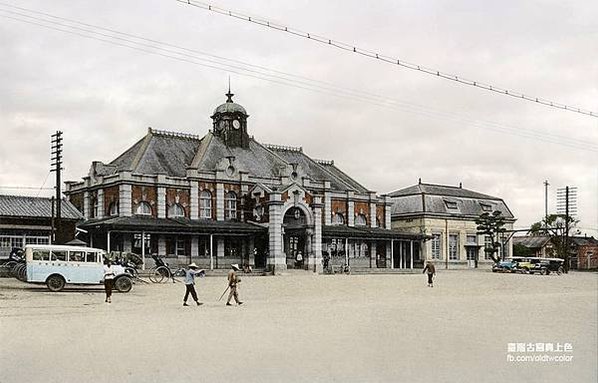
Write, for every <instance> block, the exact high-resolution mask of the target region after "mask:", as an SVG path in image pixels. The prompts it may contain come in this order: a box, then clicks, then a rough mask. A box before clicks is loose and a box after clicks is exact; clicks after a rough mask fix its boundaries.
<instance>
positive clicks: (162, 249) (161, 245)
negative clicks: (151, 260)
mask: <svg viewBox="0 0 598 383" xmlns="http://www.w3.org/2000/svg"><path fill="white" fill-rule="evenodd" d="M158 255H159V256H161V257H165V256H166V238H165V237H164V236H163V235H161V236H159V237H158Z"/></svg>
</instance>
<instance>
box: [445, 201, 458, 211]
mask: <svg viewBox="0 0 598 383" xmlns="http://www.w3.org/2000/svg"><path fill="white" fill-rule="evenodd" d="M444 204H445V205H446V208H447V209H448V210H459V206H458V205H457V202H456V201H447V200H444Z"/></svg>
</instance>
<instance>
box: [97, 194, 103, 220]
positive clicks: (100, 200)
mask: <svg viewBox="0 0 598 383" xmlns="http://www.w3.org/2000/svg"><path fill="white" fill-rule="evenodd" d="M96 218H104V189H99V190H98V215H97V217H96Z"/></svg>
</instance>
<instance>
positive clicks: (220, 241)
mask: <svg viewBox="0 0 598 383" xmlns="http://www.w3.org/2000/svg"><path fill="white" fill-rule="evenodd" d="M216 247H217V251H216V256H217V257H220V258H223V257H224V238H218V239H217V240H216Z"/></svg>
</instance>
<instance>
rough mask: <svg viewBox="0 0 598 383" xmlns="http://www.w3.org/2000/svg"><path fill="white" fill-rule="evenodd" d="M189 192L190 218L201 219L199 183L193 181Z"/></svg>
mask: <svg viewBox="0 0 598 383" xmlns="http://www.w3.org/2000/svg"><path fill="white" fill-rule="evenodd" d="M189 184H190V186H191V190H190V192H189V217H190V218H191V219H199V182H197V181H191V182H190V183H189Z"/></svg>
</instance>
